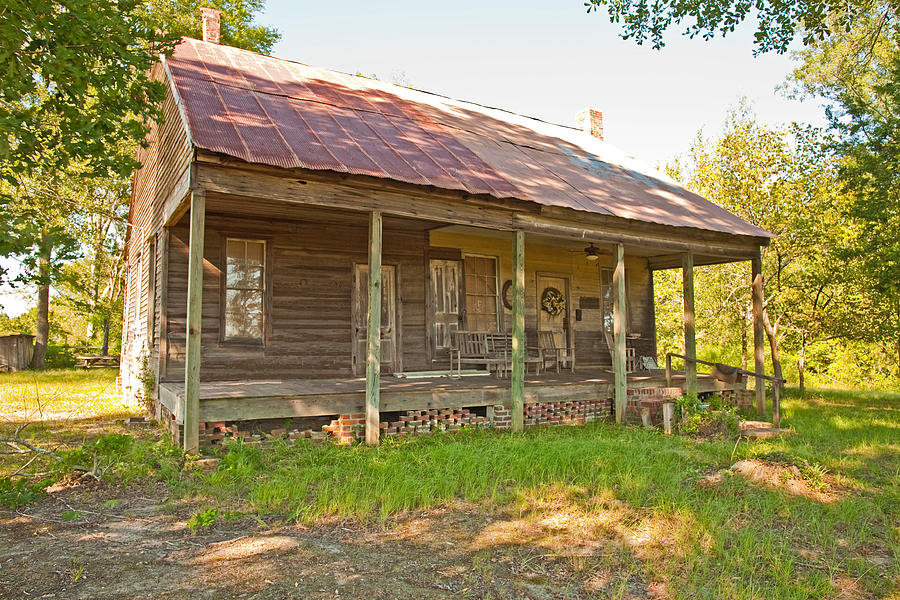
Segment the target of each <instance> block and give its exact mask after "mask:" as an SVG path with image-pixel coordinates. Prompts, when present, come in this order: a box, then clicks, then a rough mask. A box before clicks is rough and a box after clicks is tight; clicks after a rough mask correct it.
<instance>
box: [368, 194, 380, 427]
mask: <svg viewBox="0 0 900 600" xmlns="http://www.w3.org/2000/svg"><path fill="white" fill-rule="evenodd" d="M367 318H368V321H367V323H366V443H367V444H371V445H377V444H378V442H379V440H380V434H381V430H380V428H379V425H380V423H381V412H380V408H379V406H380V403H381V213H380V212H378V211H373V212H372V214H371V215H370V218H369V314H368V316H367Z"/></svg>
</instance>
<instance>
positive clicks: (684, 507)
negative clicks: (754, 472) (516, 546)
mask: <svg viewBox="0 0 900 600" xmlns="http://www.w3.org/2000/svg"><path fill="white" fill-rule="evenodd" d="M783 424H784V426H786V427H791V428H794V429H795V430H796V431H797V434H796V435H794V436H790V437H783V438H779V439H775V440H770V441H760V442H752V443H749V442H746V441H742V442H740V443H739V444H737V446H735V441H734V440H724V441H704V442H700V441H695V440H692V439H689V438H684V437H679V436H674V437H672V436H664V435H661V434H658V433H653V432H647V431H644V430H641V429H637V428H632V427H619V426H615V425H612V424H595V425H588V426H583V427H569V428H566V427H557V428H549V429H542V430H532V431H528V432H526V433H525V434H520V435H515V434H499V433H492V432H472V433H468V434H462V435H439V436H434V437H431V438H419V439H415V440H411V441H409V442H402V443H396V444H390V443H388V444H385V445H383V446H382V447H380V448H368V447H364V446H359V447H354V448H344V447H334V446H328V445H325V446H321V447H316V446H312V445H306V446H303V445H302V446H297V447H294V446H287V445H285V446H276V447H275V448H272V449H268V450H262V451H260V450H258V449H256V448H251V447H247V446H232V447H231V448H230V450H229V451H228V452H227V453H226V454H224V456H223V459H222V461H221V463H220V464H219V466H218V467H217V469H216V470H215V471H213V472H212V473H209V474H205V475H198V476H194V477H190V478H186V479H184V480H182V481H181V482H180V483H179V484H178V486H177V488H178V491H179V493H181V494H187V495H190V496H193V497H199V498H202V499H203V502H205V503H206V504H208V505H209V506H210V507H218V508H219V509H220V510H222V511H225V510H241V511H249V512H253V513H256V514H259V515H262V516H263V517H264V518H267V519H269V518H271V516H272V515H276V516H277V517H281V518H285V519H288V520H293V519H296V520H299V521H302V522H309V521H314V520H316V519H318V518H321V517H324V516H337V517H343V518H359V519H375V520H388V521H389V520H390V518H391V516H392V515H395V514H397V513H398V511H403V510H408V509H418V508H424V507H433V506H439V505H445V504H451V505H452V504H453V503H457V502H460V501H464V502H467V503H476V504H479V505H482V506H483V509H484V510H486V511H501V512H506V513H508V514H512V515H513V516H515V517H516V518H518V519H524V521H523V522H525V523H527V522H538V521H541V520H545V519H547V518H548V515H551V516H553V515H555V516H554V518H563V519H564V520H565V521H572V520H574V521H580V522H581V523H582V524H583V525H584V526H585V527H586V528H587V529H586V531H589V533H588V535H591V536H597V537H599V538H602V539H606V540H607V541H610V542H611V543H612V544H613V545H614V546H616V547H622V548H625V549H627V552H626V553H625V555H626V557H630V558H625V559H623V560H626V561H627V560H636V561H639V562H640V563H641V564H642V565H643V566H642V568H643V570H644V571H645V573H646V576H647V577H649V578H651V579H653V580H660V581H664V582H669V584H670V586H669V589H670V591H672V592H673V593H674V594H675V595H676V596H680V597H684V598H695V597H708V598H759V597H767V598H776V597H777V598H822V597H831V596H833V595H834V594H836V593H837V591H840V592H841V593H843V594H850V596H849V597H854V596H853V594H862V595H863V596H864V597H870V596H877V597H890V594H892V593H896V590H897V588H898V586H900V567H898V560H900V396H897V395H888V394H878V393H869V392H866V393H849V392H842V393H838V392H822V393H815V394H812V395H807V397H806V398H799V397H798V396H797V395H796V394H790V395H788V398H787V399H786V400H785V403H784V419H783ZM753 457H777V458H778V460H779V461H781V462H796V463H797V464H804V463H803V461H807V462H808V463H809V465H810V466H811V467H813V469H814V470H815V472H816V473H822V472H827V473H826V475H825V477H824V478H823V479H821V480H820V481H818V483H819V484H820V485H821V486H822V491H824V492H826V494H825V495H824V497H826V498H827V500H822V499H816V498H808V497H804V496H798V495H795V494H792V493H790V492H789V491H787V490H785V489H782V488H781V487H779V486H777V485H776V486H766V485H761V484H752V483H749V482H748V481H746V480H745V479H744V478H743V477H740V476H737V475H732V474H731V472H730V471H725V472H724V473H722V477H721V481H719V482H718V483H717V484H716V485H713V486H710V485H704V484H703V483H702V481H703V478H704V477H705V476H706V475H708V474H711V473H715V472H716V471H717V470H718V469H721V468H726V467H728V466H730V465H732V464H733V463H734V462H735V461H737V460H739V459H742V458H753ZM560 514H562V515H563V517H560V516H559V515H560Z"/></svg>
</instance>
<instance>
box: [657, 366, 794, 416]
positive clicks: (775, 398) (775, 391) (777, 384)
mask: <svg viewBox="0 0 900 600" xmlns="http://www.w3.org/2000/svg"><path fill="white" fill-rule="evenodd" d="M672 358H680V359H681V360H684V361H687V362H692V363H694V364H701V365H707V366H709V367H713V368H714V369H715V368H718V367H719V366H720V364H719V363H714V362H709V361H706V360H700V359H699V358H689V357H687V356H684V355H683V354H675V353H674V352H669V353H668V354H666V386H668V387H671V386H672ZM721 366H728V367H729V369H734V370H735V372H737V373H738V374H740V375H749V376H751V377H756V385H760V380H761V379H762V380H765V381H771V382H772V384H773V385H772V425H774V426H775V427H780V426H781V385H782V384H785V383H787V380H785V379H782V378H780V377H771V376H769V375H763V374H761V373H755V372H753V371H747V370H746V369H741V368H739V367H731V366H729V365H721ZM687 391H689V392H690V390H687ZM694 391H696V390H694Z"/></svg>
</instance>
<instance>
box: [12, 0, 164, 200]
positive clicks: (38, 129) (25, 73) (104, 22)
mask: <svg viewBox="0 0 900 600" xmlns="http://www.w3.org/2000/svg"><path fill="white" fill-rule="evenodd" d="M170 42H171V39H170V38H167V37H165V36H161V35H160V34H159V33H157V31H156V28H155V26H154V24H153V23H152V22H151V21H150V19H149V18H148V13H147V11H146V10H145V9H144V8H143V6H142V2H141V1H140V0H7V1H6V2H5V3H4V4H3V6H2V8H0V177H2V178H4V179H6V180H7V181H8V182H10V183H13V184H14V183H16V181H17V179H18V177H19V176H22V175H24V176H26V177H27V176H29V175H31V174H32V173H33V172H35V170H40V172H41V173H49V172H50V171H51V170H52V169H64V168H66V167H67V165H69V164H70V163H72V162H76V163H79V164H80V168H83V169H87V170H88V171H90V172H91V173H92V174H94V175H115V174H118V175H123V176H124V175H127V174H128V173H130V172H131V171H132V170H133V169H134V167H135V166H136V163H135V160H134V157H133V154H132V153H131V152H130V150H131V144H132V143H133V142H134V141H135V140H140V139H141V138H142V137H143V135H144V133H145V132H146V127H147V124H148V123H149V121H150V120H151V119H154V118H158V117H159V114H160V113H159V101H160V100H161V99H162V96H163V91H164V88H163V86H162V84H160V83H158V82H153V81H151V80H150V78H149V73H150V67H151V66H152V65H153V63H154V62H155V61H156V60H157V57H158V56H159V53H160V52H165V51H167V50H168V49H169V48H170V47H171V43H170ZM38 177H40V175H38Z"/></svg>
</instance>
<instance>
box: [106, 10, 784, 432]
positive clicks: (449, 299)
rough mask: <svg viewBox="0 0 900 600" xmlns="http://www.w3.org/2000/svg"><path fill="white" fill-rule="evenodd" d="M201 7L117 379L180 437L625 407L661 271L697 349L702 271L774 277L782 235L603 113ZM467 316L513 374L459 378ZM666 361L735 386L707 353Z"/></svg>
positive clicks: (165, 130)
mask: <svg viewBox="0 0 900 600" xmlns="http://www.w3.org/2000/svg"><path fill="white" fill-rule="evenodd" d="M206 16H207V17H208V18H211V19H215V14H212V15H210V13H206ZM207 25H208V28H207V29H208V31H209V32H210V39H209V41H199V40H194V39H184V40H183V42H182V43H181V44H180V45H178V46H177V47H176V49H175V51H174V53H173V54H172V55H171V56H170V57H168V58H165V59H163V60H161V62H160V63H159V65H158V66H157V67H156V69H155V71H154V76H155V77H156V78H157V79H159V80H160V81H162V82H164V83H165V84H166V86H167V90H168V93H167V97H166V99H165V102H164V106H163V109H164V115H165V119H164V121H162V122H161V123H159V124H158V125H155V126H154V127H153V129H152V131H151V133H150V134H149V138H148V140H147V142H148V145H147V147H146V148H145V149H143V150H141V152H140V156H139V159H140V161H141V163H142V167H141V169H140V170H138V171H137V172H136V173H135V175H134V186H133V195H132V200H131V208H130V215H129V221H130V224H131V227H130V229H129V236H128V240H127V253H128V274H127V293H126V302H125V321H124V322H125V326H124V334H123V337H124V339H123V344H122V377H123V385H124V388H125V389H126V390H127V391H128V393H133V394H138V393H142V390H143V389H144V384H145V383H146V382H150V383H152V384H153V385H151V386H150V387H151V388H152V392H151V393H152V400H153V401H154V402H155V403H156V406H157V412H158V416H160V417H161V418H163V419H165V420H166V421H167V422H169V423H170V424H171V425H172V426H173V430H176V431H179V432H181V431H183V435H184V444H185V447H186V448H188V449H193V448H196V447H197V444H198V435H199V433H198V432H200V431H201V430H202V431H204V432H205V434H208V433H209V432H210V431H211V428H213V427H216V428H218V429H216V430H217V431H218V430H219V429H221V427H222V426H223V425H222V424H228V423H232V422H238V421H246V420H260V419H281V420H284V419H288V418H290V419H294V420H303V419H316V418H318V419H329V418H332V419H335V418H337V419H340V415H344V420H345V421H346V420H347V419H348V418H351V417H353V418H352V420H351V421H352V425H354V428H353V429H354V430H355V431H364V432H365V435H366V438H367V440H368V441H369V442H377V441H378V437H379V431H380V429H383V430H385V431H387V432H393V431H394V430H395V429H396V428H395V427H393V426H392V425H391V422H392V421H396V420H397V415H400V416H403V415H406V416H407V417H408V416H409V415H408V414H407V413H408V411H427V410H431V411H442V410H456V411H457V413H454V414H461V411H462V413H464V414H467V415H470V416H471V418H472V419H474V421H473V422H476V421H477V422H479V423H480V422H483V421H484V420H485V419H487V420H490V419H491V418H493V419H494V420H495V424H496V425H498V426H505V425H507V424H509V426H511V427H513V428H516V429H518V428H520V427H521V426H522V424H523V421H524V422H527V423H531V422H545V421H547V420H549V421H553V420H554V419H555V417H554V415H555V413H553V410H556V408H554V407H555V404H554V407H550V408H547V404H548V403H556V404H559V403H563V404H565V403H568V404H569V405H570V406H569V407H565V406H564V407H563V408H562V409H560V410H569V412H570V413H571V411H572V410H575V411H576V412H577V411H578V410H582V409H583V408H584V407H585V406H592V407H594V408H596V406H598V404H597V402H601V404H602V402H603V401H607V399H615V403H614V406H615V413H616V416H617V417H618V418H619V419H620V420H624V419H625V418H626V417H627V416H628V415H629V414H630V413H629V394H630V393H631V395H632V396H634V395H637V396H640V394H641V393H642V392H641V391H640V390H641V389H644V390H648V389H649V390H657V391H659V390H663V391H659V393H660V394H664V393H665V392H664V389H665V388H666V383H665V382H664V378H662V377H661V376H660V375H659V374H658V372H654V371H648V370H646V369H645V367H647V366H648V365H649V363H648V362H647V361H646V360H642V358H643V357H653V358H654V359H655V358H656V354H657V348H656V336H655V326H654V322H655V316H654V295H653V278H652V274H653V271H654V270H656V269H669V268H679V269H683V270H684V275H685V291H686V295H685V305H684V306H685V309H684V310H685V316H686V321H685V325H686V327H685V331H686V348H687V354H688V356H693V353H694V351H695V350H694V338H693V292H692V285H693V283H692V282H693V279H692V277H693V267H694V265H706V264H713V263H721V262H730V261H747V260H749V261H752V262H753V264H754V265H756V269H757V271H758V262H759V257H760V251H761V247H762V246H764V245H765V244H766V243H767V242H768V240H769V237H770V235H769V234H768V233H766V232H765V231H763V230H761V229H759V228H757V227H755V226H753V225H751V224H749V223H746V222H744V221H743V220H741V219H740V218H738V217H736V216H735V215H733V214H731V213H729V212H727V211H725V210H723V209H722V208H720V207H718V206H716V205H714V204H712V203H710V202H708V201H707V200H705V199H703V198H701V197H699V196H697V195H696V194H694V193H692V192H690V191H688V190H686V189H684V188H683V187H681V186H679V185H677V184H675V183H673V182H672V181H668V180H665V179H664V178H662V177H661V176H660V175H658V174H655V173H654V172H652V171H650V170H648V169H646V168H644V167H642V166H641V165H640V164H637V163H636V162H635V161H634V160H632V159H630V158H628V157H627V156H625V155H624V154H622V153H621V152H619V151H617V150H616V149H614V148H613V147H611V146H610V145H609V144H608V143H606V142H604V141H603V139H602V120H601V119H602V115H601V114H600V113H599V112H598V111H596V110H592V109H591V110H587V111H585V112H584V113H582V114H581V115H580V116H579V120H580V123H579V124H578V125H577V126H574V127H567V126H561V125H554V124H550V123H546V122H543V121H540V120H537V119H532V118H527V117H523V116H520V115H516V114H513V113H510V112H506V111H503V110H498V109H493V108H487V107H484V106H480V105H477V104H474V103H470V102H462V101H457V100H452V99H449V98H445V97H442V96H438V95H434V94H429V93H426V92H422V91H418V90H413V89H409V88H405V87H399V86H395V85H390V84H386V83H383V82H380V81H376V80H372V79H368V78H363V77H357V76H351V75H347V74H343V73H338V72H335V71H329V70H325V69H318V68H314V67H310V66H307V65H303V64H299V63H295V62H290V61H286V60H281V59H278V58H273V57H269V56H262V55H259V54H255V53H252V52H249V51H245V50H240V49H236V48H231V47H227V46H224V45H220V44H218V43H216V41H217V40H216V39H214V37H215V36H214V35H213V34H214V32H215V22H214V21H210V22H209V23H207ZM748 284H749V282H748ZM757 299H758V300H759V301H760V302H761V299H759V298H757ZM370 307H371V308H374V310H369V308H370ZM757 320H758V319H757ZM459 331H463V332H473V335H474V334H475V333H498V334H506V337H505V338H504V339H503V340H502V343H503V344H505V346H503V347H502V348H499V349H498V348H495V349H493V350H491V352H495V353H497V356H500V355H502V359H503V360H504V361H505V363H506V364H505V367H504V368H502V369H498V370H497V373H495V374H492V375H478V372H480V371H481V370H482V369H485V368H490V367H491V365H489V364H485V365H478V364H476V363H475V362H473V361H466V364H464V365H463V369H464V370H465V371H474V372H469V373H465V374H466V375H471V376H460V377H449V376H448V375H449V371H450V354H451V352H452V351H454V344H455V343H456V342H455V340H456V341H458V340H460V339H463V338H466V336H467V335H468V334H459V333H454V332H459ZM374 332H380V335H376V334H375V333H374ZM761 332H762V329H761V325H759V324H757V330H756V333H757V335H756V344H757V349H758V351H761V349H762V338H761ZM476 337H477V336H476ZM479 340H481V338H479ZM466 341H470V340H468V339H467V338H466ZM547 346H553V348H547ZM542 347H543V348H542ZM541 350H544V351H548V350H549V351H550V354H553V352H556V354H555V357H556V358H555V359H554V358H553V357H551V358H550V360H549V364H548V362H547V355H546V354H544V355H543V358H542V362H543V364H535V357H536V356H538V354H540V353H541ZM469 358H471V357H469ZM495 358H496V357H495ZM554 362H556V364H555V365H554V364H553V363H554ZM560 363H561V366H562V367H563V368H562V369H560V370H559V372H557V368H559V366H560ZM757 366H758V367H759V366H760V365H757ZM532 367H533V368H532ZM542 367H543V368H542ZM642 369H643V370H642ZM757 370H758V371H760V372H761V369H759V368H758V369H757ZM538 371H539V372H538ZM498 375H499V377H498ZM675 379H676V384H674V385H675V386H676V387H678V388H679V389H678V390H677V391H679V392H680V389H681V387H683V386H687V389H692V390H693V389H697V390H699V391H704V390H711V389H717V387H718V388H721V387H722V385H721V383H719V382H716V381H715V380H713V379H711V378H709V377H706V376H703V375H701V376H700V378H699V380H698V378H697V376H696V369H695V365H694V363H690V362H688V364H687V367H686V372H685V374H684V375H683V376H678V377H676V378H675ZM635 390H636V391H635ZM653 393H656V392H653ZM653 393H651V394H649V395H653ZM639 399H640V398H638V400H639ZM579 402H580V403H585V404H583V405H579V404H578V403H579ZM536 403H537V404H540V406H541V407H542V408H541V409H540V410H537V409H536V408H535V406H537V404H536ZM579 407H580V408H579ZM462 409H468V410H467V411H463V410H462ZM584 410H587V409H584ZM592 410H593V409H592ZM594 412H596V411H594ZM632 412H633V411H632ZM410 414H412V413H410ZM507 414H508V417H507V416H506V415H507ZM584 414H587V413H584ZM591 414H594V413H591ZM363 415H365V416H363ZM475 415H477V416H478V417H483V418H475ZM536 415H537V416H536ZM541 415H543V417H544V418H543V420H542V418H541ZM548 415H549V417H548ZM556 416H559V415H556ZM563 416H565V415H563ZM569 416H571V414H570V415H569ZM407 420H408V419H407ZM311 422H312V421H311ZM398 422H399V421H398ZM385 423H387V425H385ZM345 433H346V432H345Z"/></svg>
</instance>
